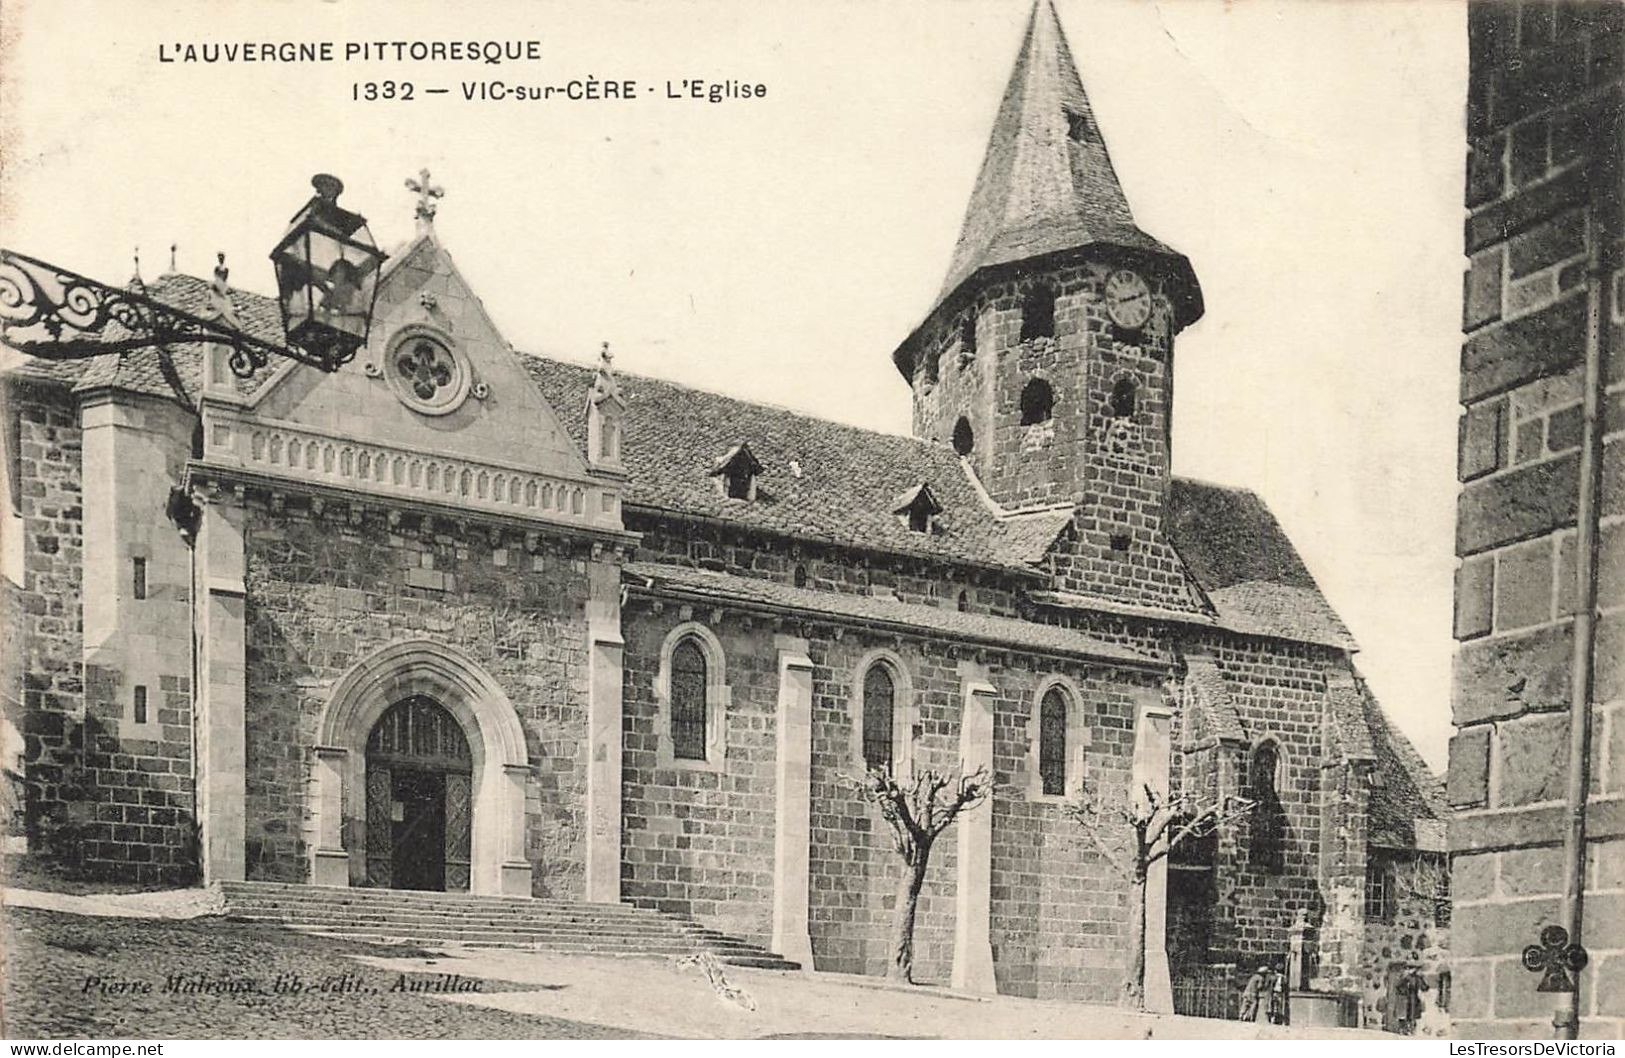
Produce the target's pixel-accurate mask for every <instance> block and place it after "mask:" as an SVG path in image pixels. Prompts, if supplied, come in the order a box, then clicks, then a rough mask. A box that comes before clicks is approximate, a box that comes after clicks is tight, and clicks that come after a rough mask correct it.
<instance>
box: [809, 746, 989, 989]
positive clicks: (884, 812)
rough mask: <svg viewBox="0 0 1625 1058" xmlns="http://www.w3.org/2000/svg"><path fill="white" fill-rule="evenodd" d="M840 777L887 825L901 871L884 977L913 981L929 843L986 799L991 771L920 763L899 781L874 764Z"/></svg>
mask: <svg viewBox="0 0 1625 1058" xmlns="http://www.w3.org/2000/svg"><path fill="white" fill-rule="evenodd" d="M841 779H842V782H843V783H844V784H845V785H847V786H850V787H853V788H854V789H856V790H857V791H858V793H859V794H860V795H861V796H862V797H863V798H864V799H865V800H866V801H868V802H869V803H870V804H873V805H874V806H875V807H876V808H878V809H879V810H880V816H881V818H882V819H884V820H885V821H886V823H887V824H888V825H889V826H890V827H891V832H892V847H893V848H895V849H896V850H897V855H898V856H900V857H902V860H903V865H904V870H903V875H902V878H901V880H900V881H899V882H898V886H897V906H896V908H895V909H894V910H893V912H892V950H891V964H890V966H889V967H888V968H887V971H886V976H887V977H889V978H891V979H892V980H894V981H903V982H906V983H908V984H913V983H914V915H915V911H916V910H917V908H918V907H919V902H920V890H921V888H923V887H924V885H925V869H926V867H927V865H928V864H929V863H930V861H931V846H932V845H933V844H935V843H936V840H937V837H938V835H940V834H941V833H942V832H943V831H944V830H947V829H948V827H950V826H952V825H953V821H954V820H955V819H958V818H959V813H961V812H963V811H965V810H966V809H968V808H975V807H976V806H977V805H979V804H981V803H982V802H983V801H985V800H987V798H988V796H989V795H990V794H991V793H992V791H993V779H992V776H990V775H989V774H988V771H987V769H986V768H977V769H976V770H975V771H973V772H971V773H970V774H969V775H960V774H957V773H954V772H939V771H935V770H932V769H930V768H926V769H923V770H920V771H916V772H915V773H914V778H913V780H912V781H911V782H906V783H900V782H898V781H897V780H896V779H894V778H893V777H892V775H891V773H890V771H889V770H882V769H879V768H874V769H870V771H868V772H867V773H866V774H865V775H864V776H863V777H862V778H853V777H852V776H849V775H843V776H842V777H841Z"/></svg>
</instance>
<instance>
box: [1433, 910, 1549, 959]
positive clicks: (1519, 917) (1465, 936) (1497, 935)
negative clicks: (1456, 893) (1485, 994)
mask: <svg viewBox="0 0 1625 1058" xmlns="http://www.w3.org/2000/svg"><path fill="white" fill-rule="evenodd" d="M1561 910H1562V908H1561V906H1560V901H1558V900H1557V899H1556V898H1553V899H1550V900H1547V899H1540V898H1536V899H1533V900H1517V901H1512V902H1510V903H1504V904H1473V905H1470V906H1468V907H1460V908H1457V909H1456V911H1455V914H1454V915H1453V916H1452V918H1451V921H1450V946H1451V948H1452V950H1455V951H1462V952H1471V953H1472V954H1473V955H1475V956H1477V955H1518V954H1520V953H1522V951H1523V949H1524V947H1525V946H1526V945H1529V944H1533V943H1535V941H1536V940H1537V939H1538V938H1539V937H1540V931H1541V928H1542V927H1544V926H1549V925H1551V924H1552V923H1553V922H1555V921H1557V916H1558V914H1559V913H1560V912H1561Z"/></svg>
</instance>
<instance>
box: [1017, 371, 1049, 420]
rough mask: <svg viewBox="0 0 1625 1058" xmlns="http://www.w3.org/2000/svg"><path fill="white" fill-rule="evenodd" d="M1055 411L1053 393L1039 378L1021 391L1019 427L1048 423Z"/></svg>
mask: <svg viewBox="0 0 1625 1058" xmlns="http://www.w3.org/2000/svg"><path fill="white" fill-rule="evenodd" d="M1054 410H1055V391H1054V390H1053V389H1051V388H1050V384H1049V383H1048V382H1045V381H1044V380H1043V379H1041V378H1035V379H1033V380H1032V381H1031V382H1029V383H1027V385H1026V386H1024V387H1022V390H1021V425H1023V426H1034V425H1037V424H1038V423H1041V422H1049V420H1050V416H1051V415H1052V414H1053V413H1054Z"/></svg>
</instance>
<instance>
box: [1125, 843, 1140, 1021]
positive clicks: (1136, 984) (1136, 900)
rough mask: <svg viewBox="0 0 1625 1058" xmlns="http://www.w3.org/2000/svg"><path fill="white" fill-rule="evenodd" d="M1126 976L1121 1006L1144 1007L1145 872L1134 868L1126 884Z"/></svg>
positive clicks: (1138, 1008)
mask: <svg viewBox="0 0 1625 1058" xmlns="http://www.w3.org/2000/svg"><path fill="white" fill-rule="evenodd" d="M1128 900H1129V909H1128V944H1129V949H1128V976H1127V977H1125V978H1124V979H1123V1006H1125V1007H1129V1008H1132V1009H1134V1010H1144V1009H1145V872H1144V871H1143V870H1136V871H1135V872H1134V877H1133V878H1131V879H1129V886H1128Z"/></svg>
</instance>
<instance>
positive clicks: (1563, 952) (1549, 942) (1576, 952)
mask: <svg viewBox="0 0 1625 1058" xmlns="http://www.w3.org/2000/svg"><path fill="white" fill-rule="evenodd" d="M1590 961H1591V956H1590V955H1588V954H1587V953H1586V950H1585V949H1584V948H1582V947H1581V946H1580V945H1578V944H1570V943H1569V931H1568V930H1566V929H1564V928H1563V927H1562V926H1547V927H1546V928H1545V929H1543V930H1541V931H1540V943H1539V944H1531V945H1529V947H1527V948H1525V949H1524V950H1523V968H1524V969H1525V970H1528V971H1529V972H1530V973H1537V974H1543V975H1544V976H1543V977H1541V979H1540V984H1538V985H1536V986H1535V991H1537V992H1572V991H1574V988H1575V979H1574V978H1573V977H1570V976H1569V975H1570V974H1577V973H1579V972H1580V971H1581V970H1584V969H1585V968H1586V963H1588V962H1590Z"/></svg>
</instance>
